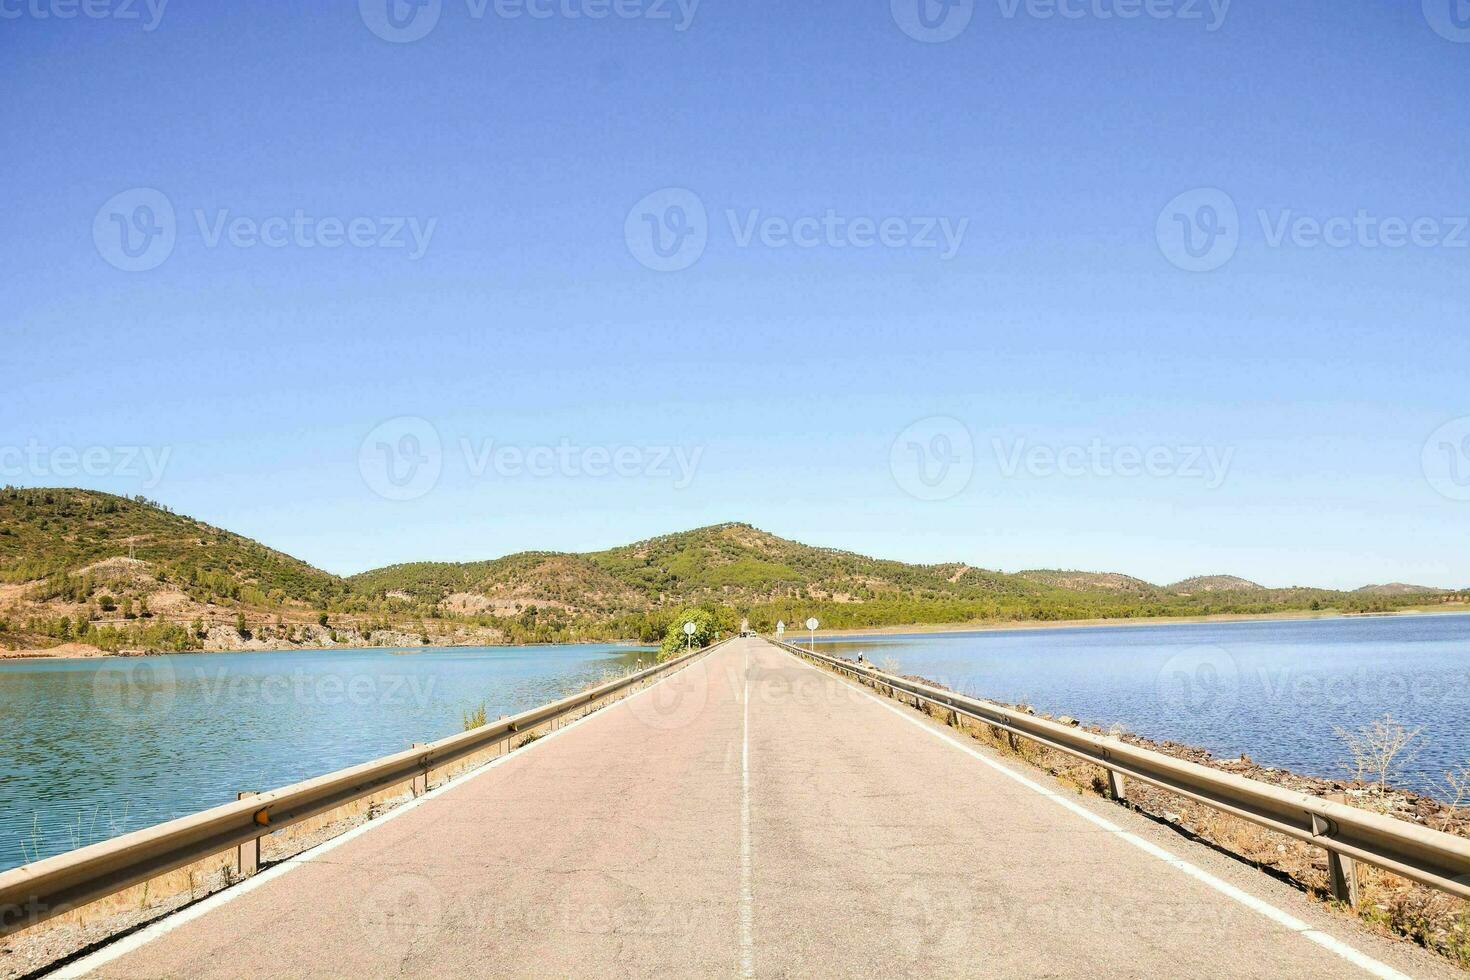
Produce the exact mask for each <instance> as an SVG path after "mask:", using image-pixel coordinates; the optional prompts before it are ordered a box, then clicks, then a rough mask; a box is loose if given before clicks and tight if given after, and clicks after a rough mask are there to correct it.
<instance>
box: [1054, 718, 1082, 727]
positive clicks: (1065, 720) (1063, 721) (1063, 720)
mask: <svg viewBox="0 0 1470 980" xmlns="http://www.w3.org/2000/svg"><path fill="white" fill-rule="evenodd" d="M1057 724H1059V725H1071V726H1072V727H1073V728H1076V727H1077V726H1078V725H1080V724H1082V723H1081V722H1080V721H1078V720H1077V719H1076V718H1073V717H1072V716H1071V715H1062V716H1061V717H1060V718H1058V719H1057Z"/></svg>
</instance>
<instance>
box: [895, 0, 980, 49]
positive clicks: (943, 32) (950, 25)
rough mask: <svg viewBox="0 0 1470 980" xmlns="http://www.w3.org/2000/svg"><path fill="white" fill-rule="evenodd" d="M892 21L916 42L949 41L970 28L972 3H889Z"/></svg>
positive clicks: (966, 0)
mask: <svg viewBox="0 0 1470 980" xmlns="http://www.w3.org/2000/svg"><path fill="white" fill-rule="evenodd" d="M888 9H889V11H890V12H891V13H892V14H893V22H894V23H895V24H897V25H898V29H899V30H901V31H903V32H904V33H905V34H907V35H908V36H909V37H911V38H913V39H914V40H915V41H923V42H925V43H926V44H938V43H939V42H941V41H950V40H953V39H954V38H956V37H959V35H960V34H961V33H962V32H963V31H964V29H965V28H966V27H969V26H970V18H971V17H973V16H974V15H975V5H974V3H973V0H888Z"/></svg>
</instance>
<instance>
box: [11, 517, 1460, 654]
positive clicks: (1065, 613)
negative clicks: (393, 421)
mask: <svg viewBox="0 0 1470 980" xmlns="http://www.w3.org/2000/svg"><path fill="white" fill-rule="evenodd" d="M1442 596H1444V592H1443V590H1429V589H1419V588H1417V587H1414V586H1409V585H1403V584H1398V583H1395V584H1391V585H1375V586H1367V587H1365V588H1363V589H1361V590H1358V591H1357V592H1353V593H1347V592H1337V591H1332V590H1325V589H1305V588H1296V589H1266V588H1264V587H1263V586H1261V585H1259V584H1257V583H1254V582H1250V581H1247V580H1245V579H1242V578H1237V577H1234V576H1228V575H1209V576H1199V577H1195V578H1190V579H1185V580H1183V581H1181V582H1176V583H1174V584H1173V585H1170V586H1160V585H1155V584H1153V583H1150V582H1146V581H1144V580H1142V579H1139V578H1136V577H1133V576H1130V575H1124V574H1122V573H1118V572H1086V571H1064V570H1058V569H1032V570H1027V571H1023V572H1019V573H1006V572H999V571H994V570H990V569H985V568H981V567H977V566H975V565H972V564H969V563H966V562H944V563H939V564H931V565H918V564H908V563H905V562H899V561H892V560H887V559H880V558H871V557H868V556H865V555H860V554H856V553H854V552H849V551H842V550H839V549H833V548H820V547H813V546H811V545H805V544H802V543H800V542H797V541H792V540H789V539H786V538H781V537H778V536H776V535H774V534H771V533H769V532H766V531H762V530H760V529H758V528H755V527H753V526H751V525H749V524H744V523H726V524H717V525H712V526H709V527H702V528H695V529H693V530H690V531H682V532H678V533H674V534H666V535H660V536H658V537H654V538H649V539H647V540H644V541H638V542H634V543H632V544H628V545H622V546H619V547H615V548H608V549H605V550H602V551H594V552H586V553H580V554H574V553H564V552H547V551H529V552H520V553H517V554H512V555H506V556H504V557H500V558H494V559H489V560H485V561H475V562H463V563H456V562H434V561H424V562H412V563H406V564H398V565H390V566H386V567H383V568H376V569H372V570H370V571H366V572H362V573H360V574H357V575H352V576H348V577H346V578H343V577H340V576H337V575H333V574H331V573H329V572H325V571H322V570H321V569H317V568H314V567H312V566H311V565H309V564H307V563H306V562H303V561H301V560H299V559H296V558H293V557H292V556H290V555H287V554H284V553H282V552H279V551H276V550H274V549H271V548H268V547H266V546H265V545H263V544H260V543H258V542H256V541H252V540H250V539H249V538H245V537H242V536H240V535H238V534H234V533H232V532H229V531H225V530H223V529H220V528H216V527H213V526H211V525H208V524H205V523H203V522H201V521H197V520H194V519H193V518H189V517H184V516H182V515H178V514H174V513H172V512H171V511H169V510H168V509H167V508H165V507H163V506H161V505H158V504H156V503H154V502H152V501H146V500H142V499H127V498H122V497H116V496H112V495H109V494H103V493H96V492H92V491H84V490H68V489H51V490H47V489H42V490H32V489H25V490H22V489H17V488H5V489H4V490H0V644H5V643H7V642H8V643H10V644H11V645H14V643H15V641H13V640H7V639H6V633H7V629H8V631H9V633H11V634H15V633H16V632H17V631H18V630H19V631H20V632H25V633H28V634H31V635H37V636H49V637H52V638H56V639H66V638H68V637H69V635H70V634H74V633H75V632H76V630H77V629H78V625H79V624H83V623H85V624H89V625H87V626H84V627H82V628H83V629H90V628H91V624H97V626H98V628H99V629H102V628H104V627H105V628H107V629H112V630H113V631H114V632H113V633H112V634H107V636H108V637H109V640H108V642H110V643H113V644H114V645H122V646H126V645H128V644H129V643H132V644H133V645H135V646H141V647H145V648H152V647H154V646H157V645H160V644H163V645H165V646H167V644H173V645H174V647H172V648H181V649H187V648H190V647H189V646H188V644H191V643H194V642H195V641H196V640H197V641H198V642H201V643H203V642H208V643H223V644H226V645H228V643H229V642H231V639H230V638H231V636H232V635H238V636H240V637H251V636H253V637H254V641H255V642H262V641H261V638H262V637H268V638H269V639H270V642H289V643H295V642H301V641H302V638H303V637H306V636H309V637H311V638H312V641H313V642H317V643H326V642H328V641H329V640H330V641H331V642H337V641H338V640H340V639H342V637H348V638H350V639H353V640H358V639H360V640H361V641H362V642H368V641H369V640H370V639H371V638H372V637H373V636H375V635H379V634H387V633H393V634H395V635H397V634H407V635H411V636H415V637H420V638H422V639H423V640H424V641H425V642H429V641H431V640H432V641H434V642H441V641H442V642H459V641H460V640H463V639H465V638H466V637H468V638H470V639H474V638H479V639H480V640H483V641H485V642H490V641H493V640H496V639H501V640H515V641H523V640H524V641H530V640H538V641H542V640H544V641H551V640H565V639H568V638H572V639H598V638H619V637H637V638H643V639H650V638H655V637H658V636H660V635H661V633H662V630H663V628H664V627H665V626H666V625H667V623H666V621H667V620H669V619H670V617H673V616H676V615H678V614H679V613H680V611H681V610H685V609H688V608H690V607H693V606H703V607H706V608H722V609H728V610H736V611H738V612H739V613H740V615H742V616H748V617H749V618H750V619H751V622H752V623H753V624H755V625H756V626H757V627H760V628H770V626H771V625H773V624H774V622H775V621H776V620H777V619H785V620H786V621H787V622H793V621H800V620H804V619H805V618H806V617H807V616H809V615H817V616H818V618H820V619H821V620H822V621H823V623H824V624H827V625H830V626H833V627H837V628H845V627H858V626H886V625H917V624H925V623H963V622H974V621H1001V622H1005V621H1026V620H1089V619H1117V618H1139V617H1155V616H1197V615H1214V614H1230V613H1243V614H1260V613H1269V612H1276V611H1282V610H1287V609H1342V610H1351V611H1376V610H1389V609H1392V608H1396V607H1398V606H1400V605H1406V604H1409V603H1411V602H1412V601H1413V600H1414V599H1415V598H1416V597H1417V598H1419V599H1423V600H1426V601H1431V600H1432V601H1444V600H1443V599H1442V598H1440V597H1442ZM63 620H65V622H63ZM7 624H8V625H7ZM68 624H69V625H68ZM168 624H172V625H171V626H169V625H168ZM185 624H187V625H188V626H189V629H187V630H185V629H183V628H182V627H183V625H185ZM166 626H167V627H168V628H167V629H166V628H165V627H166ZM150 631H151V632H150ZM328 634H330V635H328ZM159 637H163V639H159ZM446 637H450V638H446ZM452 637H460V640H455V639H452Z"/></svg>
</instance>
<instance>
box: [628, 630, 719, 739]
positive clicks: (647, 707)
mask: <svg viewBox="0 0 1470 980" xmlns="http://www.w3.org/2000/svg"><path fill="white" fill-rule="evenodd" d="M680 652H681V653H682V652H683V648H682V647H681V648H680ZM708 664H709V658H708V657H702V658H700V659H699V660H696V661H695V662H694V663H692V664H690V665H689V666H688V667H685V668H684V669H683V670H681V671H679V673H678V674H677V675H675V676H674V677H673V678H671V679H670V680H669V682H668V683H666V684H654V685H653V686H652V687H650V688H649V689H648V690H646V691H642V692H638V693H635V694H634V695H632V696H631V697H629V698H628V710H629V711H630V712H632V714H633V717H634V718H637V719H638V720H639V721H641V722H643V724H645V725H647V726H648V727H649V728H655V729H658V730H660V731H674V730H677V729H680V728H683V727H684V726H686V725H688V724H689V723H690V722H692V721H693V720H694V719H696V718H698V717H699V716H700V714H702V713H703V712H704V705H705V702H706V700H708V698H709V687H710V680H711V678H710V676H709V666H708Z"/></svg>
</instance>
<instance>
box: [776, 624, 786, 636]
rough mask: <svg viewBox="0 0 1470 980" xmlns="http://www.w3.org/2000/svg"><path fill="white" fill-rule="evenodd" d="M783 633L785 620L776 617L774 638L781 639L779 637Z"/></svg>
mask: <svg viewBox="0 0 1470 980" xmlns="http://www.w3.org/2000/svg"><path fill="white" fill-rule="evenodd" d="M785 635H786V620H784V619H778V620H776V639H778V640H779V639H781V637H783V636H785Z"/></svg>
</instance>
